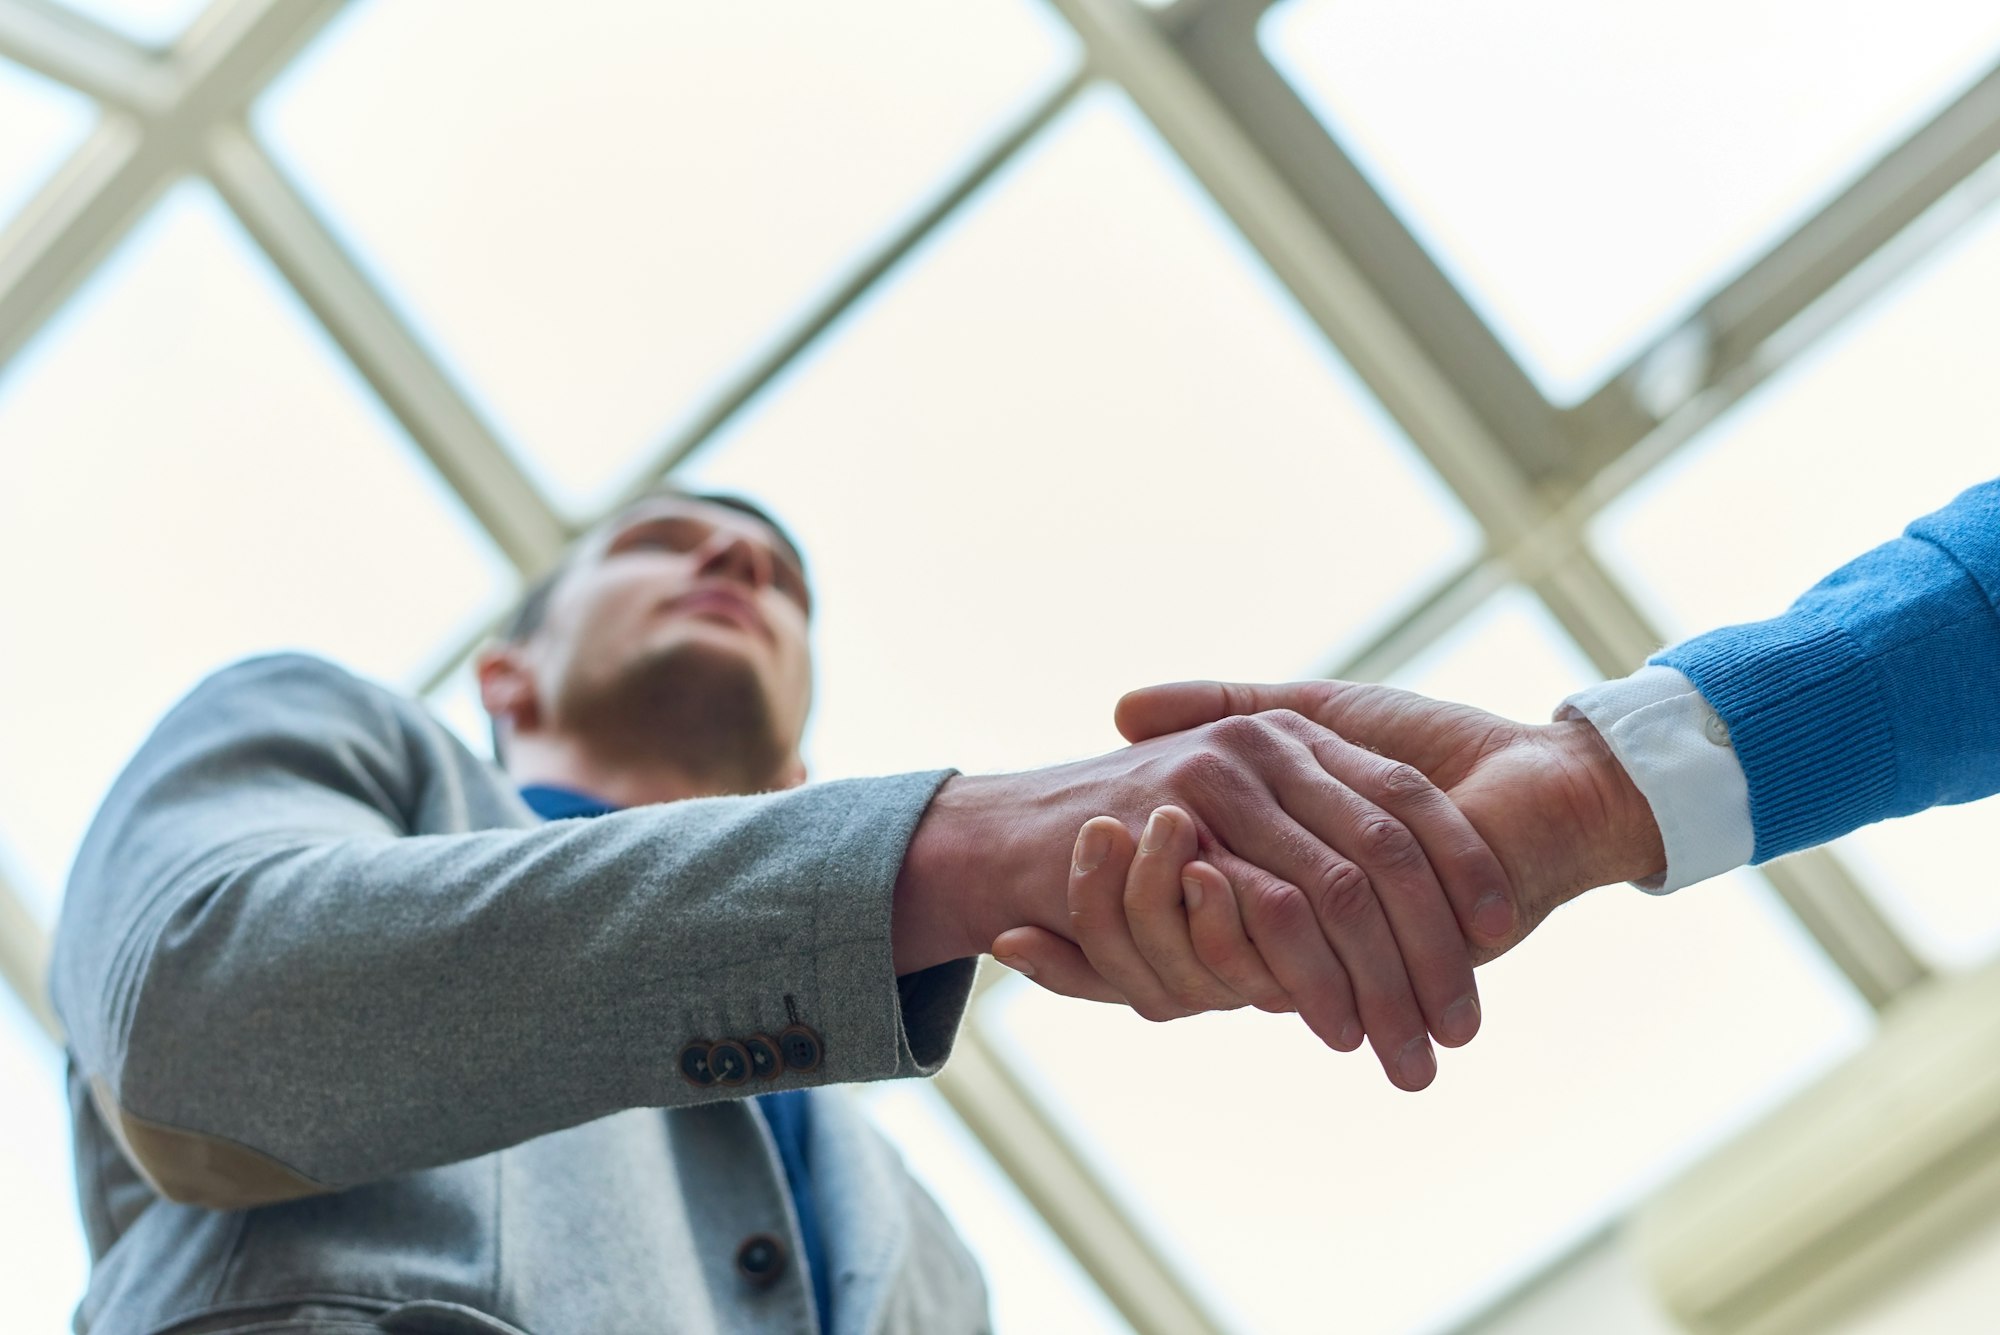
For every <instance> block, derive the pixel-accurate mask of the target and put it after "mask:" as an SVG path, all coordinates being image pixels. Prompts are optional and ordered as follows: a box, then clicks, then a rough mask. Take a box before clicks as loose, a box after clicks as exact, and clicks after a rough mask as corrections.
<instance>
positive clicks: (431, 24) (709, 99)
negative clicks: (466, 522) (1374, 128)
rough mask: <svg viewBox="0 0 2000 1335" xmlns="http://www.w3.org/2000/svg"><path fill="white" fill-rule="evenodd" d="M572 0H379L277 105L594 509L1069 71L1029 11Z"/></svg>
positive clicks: (290, 83) (356, 222)
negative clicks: (471, 17)
mask: <svg viewBox="0 0 2000 1335" xmlns="http://www.w3.org/2000/svg"><path fill="white" fill-rule="evenodd" d="M562 14H563V19H562V22H560V23H551V22H550V21H549V11H548V8H547V6H546V5H544V4H540V3H537V2H536V0H508V2H507V3H493V4H483V5H481V6H480V7H479V21H478V22H476V23H467V22H466V21H465V18H466V11H464V10H460V9H454V8H452V7H449V6H437V5H409V4H396V3H389V2H387V0H366V2H365V3H360V4H356V5H353V6H352V7H351V8H350V9H349V10H348V12H346V13H345V14H343V15H342V16H341V17H340V18H339V19H337V20H336V21H335V23H334V25H333V27H332V28H331V29H330V30H329V31H328V32H327V33H326V34H325V35H324V36H322V37H321V39H320V40H319V41H317V42H316V43H315V44H314V45H313V46H312V47H311V48H310V50H309V52H308V53H307V54H306V55H305V56H304V58H302V59H301V60H300V61H299V62H298V64H297V65H296V66H295V67H294V68H293V69H292V70H291V71H290V72H289V74H288V75H287V76H286V77H285V79H284V80H283V81H282V82H281V83H280V84H278V85H277V86H276V87H275V88H274V89H273V90H272V91H271V93H270V94H269V95H268V96H267V97H266V98H265V100H264V102H263V103H262V104H261V106H260V108H259V112H258V117H257V122H258V128H259V131H260V132H261V133H262V134H263V135H264V136H266V137H267V138H268V139H269V140H270V141H271V143H272V144H273V145H275V146H276V148H277V149H278V150H279V153H280V156H281V159H282V161H283V162H284V163H285V164H286V165H287V166H288V167H290V168H291V169H292V170H293V171H295V172H296V174H297V175H298V177H299V178H300V180H301V182H302V184H303V185H304V186H305V187H306V189H307V191H308V192H309V194H310V195H311V197H312V198H313V200H314V201H315V203H316V204H317V206H318V207H319V208H320V209H321V210H322V211H323V212H324V213H325V214H326V215H327V217H328V218H329V219H331V220H332V221H333V222H334V223H335V224H336V225H337V227H338V228H339V230H340V232H341V233H342V235H343V236H344V238H345V239H346V240H347V241H348V243H349V244H350V245H351V246H353V247H354V249H355V250H356V251H357V252H358V253H359V254H360V255H361V256H362V257H363V259H364V260H365V261H366V262H367V263H368V264H369V266H370V267H371V268H372V269H373V270H374V271H375V273H376V274H377V275H378V276H379V278H380V279H381V280H382V282H383V283H384V285H385V286H386V288H387V289H388V291H389V292H390V293H391V294H392V295H393V296H394V297H396V298H397V299H398V300H399V301H400V302H401V304H402V305H403V307H404V309H405V311H406V312H407V313H408V314H409V315H410V316H411V317H412V318H413V319H414V320H415V322H416V323H417V324H418V326H419V327H420V328H421V329H422V330H423V331H424V332H425V333H426V335H427V338H428V341H429V343H430V344H431V346H432V349H433V350H434V351H435V352H437V353H438V354H439V355H440V356H442V357H443V358H444V359H445V360H446V361H448V362H449V363H450V364H451V365H452V366H453V367H454V368H455V370H456V372H457V374H458V377H459V379H460V380H461V381H462V382H463V383H464V385H465V386H466V387H467V388H469V389H470V390H471V391H472V392H473V393H474V394H475V396H476V397H477V399H478V400H479V401H480V403H481V404H482V405H483V406H484V408H485V409H486V411H487V413H488V415H489V416H490V417H491V418H492V419H493V420H494V421H495V423H496V424H497V425H498V426H499V427H500V428H501V434H502V435H503V436H504V437H505V438H507V439H508V440H510V441H511V442H512V443H513V444H514V446H515V447H516V448H517V450H518V451H519V452H520V454H521V456H522V458H523V460H524V461H525V462H526V463H527V464H529V465H530V467H531V468H532V469H533V471H534V474H535V476H536V477H537V478H538V479H539V480H540V481H541V482H542V483H543V484H544V485H546V486H547V487H548V488H549V489H550V490H551V491H552V492H553V493H554V494H555V496H556V497H557V498H558V499H559V500H560V501H561V502H562V503H563V505H564V506H565V507H566V508H567V509H568V510H569V511H570V512H572V513H573V514H578V515H582V514H587V513H589V512H590V511H592V510H593V509H595V508H597V507H598V506H600V505H602V504H603V503H604V502H605V501H606V500H607V499H608V498H609V497H610V496H611V494H612V493H613V492H615V491H616V490H617V488H618V486H619V484H620V483H622V482H625V481H627V480H628V479H629V478H630V476H631V472H632V469H633V468H634V467H635V466H637V465H638V464H639V463H640V461H641V460H643V459H644V458H645V457H646V456H647V455H648V454H649V452H650V450H649V447H655V446H657V445H658V443H659V441H660V440H661V438H662V437H663V436H664V435H665V434H666V433H667V432H668V431H669V430H670V429H671V428H672V427H673V426H674V425H675V424H676V423H677V422H679V421H680V420H682V419H684V418H685V417H687V416H688V415H689V414H691V413H692V412H693V411H695V410H696V409H697V408H699V407H700V406H702V405H703V403H704V401H705V399H706V396H708V395H710V394H712V393H713V392H714V390H715V389H716V387H717V385H718V383H719V382H720V381H721V379H722V378H723V377H725V376H726V375H727V374H728V373H729V372H731V371H732V370H734V369H735V368H736V367H737V366H738V365H739V364H740V363H742V362H743V361H744V359H745V358H746V357H747V356H748V355H750V353H751V352H753V351H754V350H755V349H757V348H758V347H760V346H761V344H762V343H763V342H764V341H765V340H768V339H770V338H771V337H772V336H773V335H774V333H775V332H776V331H777V330H778V329H779V328H780V327H782V326H783V325H784V324H785V323H786V322H787V321H789V320H790V319H792V318H793V317H794V316H795V315H796V314H797V313H798V312H799V311H800V309H801V306H802V303H804V302H806V301H808V300H809V299H810V298H812V297H813V296H815V295H816V294H817V293H818V292H820V291H821V290H822V289H824V288H825V287H827V286H828V285H829V284H830V283H831V282H833V281H834V280H835V279H837V278H838V277H839V276H840V275H841V274H842V272H843V271H844V268H845V266H846V265H848V264H849V263H851V262H852V261H853V260H854V259H855V257H856V256H857V255H858V254H859V253H860V252H861V251H862V250H863V249H864V248H865V247H866V246H867V245H868V243H869V242H870V241H871V240H873V239H875V238H877V237H878V236H880V235H881V234H882V233H883V232H884V231H885V230H887V229H888V228H889V227H890V226H891V225H892V224H894V223H895V222H896V221H898V220H899V219H901V218H902V217H903V216H905V215H906V214H908V213H909V212H911V211H913V210H914V209H915V208H916V207H918V206H919V205H921V204H922V203H923V202H924V201H925V200H926V199H927V198H928V196H929V194H930V193H931V192H932V191H933V190H935V189H936V188H937V186H938V183H939V182H940V181H941V180H942V179H943V178H944V177H945V176H947V175H948V174H949V173H950V172H951V170H952V169H953V168H954V167H955V166H957V165H958V164H960V163H961V162H963V161H964V160H965V159H967V158H968V157H969V156H971V155H972V154H973V153H975V152H977V151H978V150H979V149H980V148H982V147H984V146H985V144H986V143H987V141H989V140H991V139H992V138H994V137H996V136H997V135H998V134H999V133H1000V132H1001V131H1002V130H1003V129H1004V128H1005V127H1006V126H1007V125H1008V124H1009V123H1010V122H1011V121H1013V120H1014V119H1015V118H1017V117H1018V116H1019V115H1020V114H1021V113H1023V112H1024V111H1025V110H1026V108H1027V107H1028V105H1029V104H1030V102H1031V101H1032V100H1033V99H1034V98H1035V97H1036V96H1037V95H1038V94H1040V93H1043V92H1045V91H1047V90H1048V89H1049V88H1051V87H1052V86H1053V85H1054V84H1056V83H1058V82H1060V81H1061V80H1062V78H1063V77H1064V76H1065V75H1067V73H1068V71H1069V68H1070V66H1071V65H1072V64H1073V63H1074V60H1075V46H1076V42H1075V39H1074V37H1073V36H1071V35H1070V34H1069V32H1068V30H1067V29H1066V28H1063V27H1062V26H1061V25H1060V24H1059V23H1058V22H1056V21H1055V20H1054V19H1053V18H1052V16H1051V15H1050V14H1049V12H1048V11H1047V10H1046V8H1045V7H1044V6H1042V5H1041V4H1038V3H1035V2H1034V0H954V3H952V4H951V5H948V6H946V5H937V4H933V3H930V2H929V0H867V3H860V4H842V5H808V6H785V7H782V8H771V7H767V6H759V5H702V6H686V5H635V4H629V3H624V2H623V0H595V2H594V3H588V4H570V5H565V6H564V7H563V11H562ZM746 163H754V164H756V167H755V170H745V169H744V164H746Z"/></svg>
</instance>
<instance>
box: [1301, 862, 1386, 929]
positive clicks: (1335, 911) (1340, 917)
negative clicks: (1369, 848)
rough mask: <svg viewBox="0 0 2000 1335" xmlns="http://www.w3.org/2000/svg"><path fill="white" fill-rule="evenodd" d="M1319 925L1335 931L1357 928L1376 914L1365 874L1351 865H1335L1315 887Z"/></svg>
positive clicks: (1336, 863)
mask: <svg viewBox="0 0 2000 1335" xmlns="http://www.w3.org/2000/svg"><path fill="white" fill-rule="evenodd" d="M1313 897H1314V899H1315V901H1316V902H1317V907H1318V910H1319V919H1320V921H1321V922H1323V923H1326V924H1328V925H1329V926H1332V927H1335V928H1352V927H1358V926H1360V925H1361V924H1362V923H1364V922H1366V921H1367V920H1368V919H1369V918H1370V917H1372V916H1373V915H1374V914H1375V912H1376V904H1375V886H1374V884H1373V883H1372V882H1370V881H1369V879H1368V873H1367V872H1364V871H1362V870H1361V868H1359V867H1357V866H1356V865H1354V864H1353V863H1352V862H1345V861H1342V862H1335V863H1332V864H1331V865H1329V866H1328V867H1327V868H1326V870H1325V871H1324V872H1322V873H1321V874H1320V877H1319V880H1318V883H1317V884H1316V885H1315V886H1314V893H1313Z"/></svg>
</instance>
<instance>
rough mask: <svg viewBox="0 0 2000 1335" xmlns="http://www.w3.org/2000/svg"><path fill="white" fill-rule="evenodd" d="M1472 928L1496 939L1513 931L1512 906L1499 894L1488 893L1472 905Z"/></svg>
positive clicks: (1489, 937)
mask: <svg viewBox="0 0 2000 1335" xmlns="http://www.w3.org/2000/svg"><path fill="white" fill-rule="evenodd" d="M1472 930H1473V931H1475V932H1477V933H1479V934H1480V935H1481V936H1483V937H1486V938H1487V939H1488V940H1493V941H1497V940H1499V939H1500V938H1502V937H1505V936H1508V935H1511V934H1512V933H1513V931H1514V906H1513V905H1512V904H1509V903H1508V902H1507V901H1506V899H1505V898H1503V897H1502V896H1500V895H1488V896H1486V898H1484V899H1482V900H1480V901H1479V902H1478V903H1477V904H1474V905H1473V906H1472Z"/></svg>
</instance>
